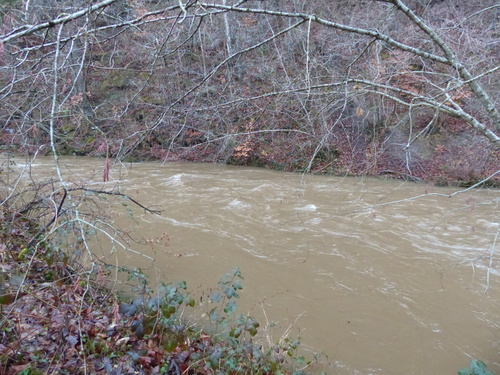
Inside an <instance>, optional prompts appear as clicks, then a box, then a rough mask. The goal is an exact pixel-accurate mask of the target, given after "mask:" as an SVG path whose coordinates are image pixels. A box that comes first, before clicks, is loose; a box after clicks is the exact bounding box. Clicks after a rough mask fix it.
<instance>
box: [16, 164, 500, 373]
mask: <svg viewBox="0 0 500 375" xmlns="http://www.w3.org/2000/svg"><path fill="white" fill-rule="evenodd" d="M22 165H23V160H22V159H17V164H16V168H21V167H22ZM103 165H104V160H102V159H90V158H64V159H62V160H61V172H62V175H63V177H64V179H65V180H67V181H76V182H78V183H82V184H83V183H84V184H86V186H87V187H92V188H96V189H113V188H114V189H119V191H120V192H122V193H126V194H129V195H130V196H131V197H133V198H134V199H137V200H138V201H140V202H141V203H142V204H144V205H146V206H149V207H151V208H154V209H162V210H164V211H163V213H162V215H161V216H156V215H152V214H145V213H144V212H143V210H141V209H139V208H138V207H134V206H133V205H128V206H126V207H125V209H123V207H120V205H117V206H116V207H114V208H113V209H111V211H109V212H110V214H111V215H112V217H113V219H114V220H115V225H116V226H119V227H125V228H127V229H129V230H130V231H131V232H130V235H131V236H132V237H135V238H140V239H143V240H147V241H148V242H149V243H150V245H138V244H134V243H132V242H129V245H130V247H132V248H133V249H135V250H137V251H140V252H141V253H143V254H145V255H148V256H151V257H152V258H154V261H151V260H149V259H147V258H146V257H144V256H142V255H137V254H135V253H133V252H130V251H128V250H124V249H121V248H119V247H115V248H114V250H113V253H112V255H109V251H110V250H111V246H108V247H106V246H107V245H106V242H103V243H101V245H100V246H98V247H97V248H96V249H95V252H96V254H98V255H101V256H104V257H106V259H108V260H110V261H111V262H112V263H115V262H117V263H119V264H121V265H125V266H130V267H134V266H139V267H141V268H143V269H144V270H145V271H146V272H148V273H149V274H150V276H151V279H152V280H153V282H157V281H160V280H164V281H179V280H185V281H187V283H188V286H189V289H190V290H192V291H193V293H194V294H198V295H200V296H201V295H203V294H204V293H205V292H206V291H207V290H208V289H209V288H211V287H215V286H216V284H217V281H218V280H219V279H220V277H221V276H222V275H223V274H224V273H226V272H227V271H229V270H231V269H232V268H234V267H236V266H238V267H240V269H241V271H242V274H243V277H244V281H243V290H242V292H241V298H240V299H239V300H238V306H239V311H240V312H249V314H251V315H253V316H255V317H257V318H258V320H259V321H260V322H261V328H260V333H259V335H260V339H261V340H262V341H263V342H264V345H267V344H266V343H267V342H268V340H270V341H278V340H279V339H280V338H281V337H282V335H289V336H290V337H295V336H298V335H300V337H301V341H302V345H301V347H302V349H301V350H302V351H301V353H303V354H305V355H306V357H308V358H312V356H313V353H321V355H320V359H321V362H322V364H321V365H317V366H315V367H314V368H313V371H315V373H317V374H319V373H320V372H321V371H326V372H327V373H329V374H362V375H368V374H384V375H387V374H456V372H457V370H458V369H460V368H461V367H465V366H467V365H468V363H469V361H470V359H471V358H477V359H481V360H483V361H485V362H486V363H487V364H488V368H489V369H490V370H492V371H493V372H496V373H500V358H499V356H498V353H499V349H500V303H499V301H500V298H499V296H500V283H499V281H500V275H499V272H498V267H500V266H499V264H498V260H499V259H500V258H499V256H500V238H499V231H500V229H499V220H500V210H499V204H500V193H499V191H498V190H477V189H475V190H469V191H462V192H460V189H450V188H439V187H435V186H432V185H428V184H424V183H411V182H403V181H386V180H379V179H368V178H339V177H326V176H303V175H300V174H291V173H283V172H276V171H269V170H263V169H255V168H242V167H230V166H219V165H210V164H181V163H165V164H163V165H161V164H160V163H154V162H152V163H138V164H122V165H119V164H115V165H113V167H112V169H111V174H110V177H111V179H110V181H109V182H106V183H103V182H102V170H103ZM31 173H32V174H33V175H35V176H38V177H40V176H44V177H48V176H54V177H55V176H56V174H55V171H54V168H53V162H52V161H51V159H49V158H42V159H37V160H36V161H35V162H34V163H33V166H32V169H31ZM462 190H464V189H462ZM450 195H452V196H451V197H450ZM129 210H130V212H129ZM130 215H131V216H130ZM167 236H168V240H167ZM106 252H108V254H106ZM201 310H202V307H197V308H195V311H201ZM199 321H200V322H202V321H203V318H201V317H200V318H199Z"/></svg>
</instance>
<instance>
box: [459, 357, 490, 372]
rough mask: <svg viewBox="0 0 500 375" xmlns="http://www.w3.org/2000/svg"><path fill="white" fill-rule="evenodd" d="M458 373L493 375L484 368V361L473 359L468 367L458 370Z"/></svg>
mask: <svg viewBox="0 0 500 375" xmlns="http://www.w3.org/2000/svg"><path fill="white" fill-rule="evenodd" d="M458 375H493V373H492V372H490V371H488V370H487V369H486V364H485V363H484V362H482V361H478V360H477V359H473V360H472V361H470V365H469V367H465V368H463V369H461V370H459V371H458Z"/></svg>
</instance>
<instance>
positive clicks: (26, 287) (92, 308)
mask: <svg viewBox="0 0 500 375" xmlns="http://www.w3.org/2000/svg"><path fill="white" fill-rule="evenodd" d="M11 198H12V196H11ZM20 198H21V195H15V197H14V198H13V199H12V200H5V201H4V202H3V204H2V205H0V218H1V221H0V262H1V266H0V267H1V268H0V282H1V283H0V288H1V289H0V309H1V310H0V311H1V316H0V318H1V321H0V333H1V336H0V374H5V375H14V374H23V375H27V374H30V375H37V374H53V373H58V374H125V373H134V374H172V375H180V374H216V373H217V374H218V373H224V374H236V373H237V374H292V373H293V374H305V373H306V372H305V369H306V368H307V367H308V365H307V364H306V363H305V362H304V359H303V358H302V357H299V356H297V354H296V349H297V346H298V345H299V341H298V340H290V341H287V342H284V343H282V344H277V345H276V346H273V347H271V348H267V349H265V348H263V347H262V346H261V345H258V344H257V343H254V342H253V341H252V337H253V336H254V335H255V334H256V333H257V330H258V327H259V324H258V323H257V322H256V321H255V319H253V318H252V317H249V316H244V315H242V316H233V315H232V311H230V310H231V309H230V306H233V308H234V306H235V303H234V299H232V297H235V296H237V291H238V289H240V288H241V285H240V284H239V282H238V280H239V278H241V275H240V274H239V270H234V271H233V272H232V273H231V274H230V275H229V276H227V275H226V277H225V278H223V279H222V280H221V282H220V283H219V286H220V287H221V288H222V291H223V293H225V296H224V298H223V299H222V301H225V302H226V304H224V305H223V304H222V302H221V305H220V310H219V309H217V314H218V315H217V316H216V313H215V312H214V315H213V318H214V322H215V323H217V324H219V323H220V324H222V323H223V322H224V324H225V325H226V327H228V328H227V329H225V330H224V332H225V334H219V335H215V334H208V333H206V332H204V331H203V330H201V329H200V328H199V327H196V326H192V325H189V326H188V325H186V321H185V319H180V317H179V315H180V312H181V311H182V312H184V309H186V308H189V307H192V306H194V305H195V303H196V302H195V301H194V299H192V298H191V297H190V296H189V293H188V292H187V290H186V285H185V283H179V284H175V285H172V284H164V285H163V286H162V287H161V288H160V289H159V290H158V291H156V292H154V293H153V291H152V290H150V288H149V285H148V284H147V282H146V278H145V276H144V274H142V273H141V272H140V270H137V269H136V270H124V269H121V271H123V272H126V273H127V274H128V276H129V280H131V282H133V281H134V280H135V285H136V288H137V287H139V289H140V291H138V290H137V289H134V290H135V291H132V292H133V293H134V294H135V295H136V297H135V298H133V299H132V300H131V301H124V300H123V299H120V298H119V297H118V295H117V293H116V291H115V290H113V289H112V288H111V285H112V282H111V281H112V276H111V273H110V266H109V265H107V264H103V263H99V262H98V261H96V260H95V259H93V258H92V257H91V255H90V254H89V257H88V259H87V260H85V261H84V260H83V258H84V257H83V256H82V255H78V251H77V250H76V248H75V246H74V245H75V244H74V243H73V244H71V243H59V244H58V245H56V244H55V243H54V242H53V241H51V240H43V238H44V237H46V238H50V236H48V232H51V230H49V228H48V226H47V225H44V224H43V223H44V221H45V218H46V217H50V216H48V215H47V212H44V209H43V203H42V202H43V201H44V198H43V197H40V196H38V197H37V196H35V197H33V198H32V200H30V201H25V202H24V204H23V206H22V207H19V206H18V205H17V204H18V203H19V201H20V200H21V201H22V199H20ZM36 198H39V199H36ZM14 201H15V202H17V203H16V204H15V205H14V204H13V205H11V204H10V203H11V202H14ZM57 220H58V221H59V223H58V225H59V226H61V225H62V223H61V220H64V218H62V217H58V218H57ZM48 222H49V224H50V225H52V224H54V221H52V220H50V219H49V221H48ZM46 235H47V236H46ZM66 235H67V233H66ZM69 237H71V236H69ZM75 240H76V241H77V242H78V241H80V242H81V238H78V236H76V237H75ZM128 295H130V293H128ZM139 297H140V298H139ZM186 313H187V312H186ZM211 319H212V316H211ZM218 319H219V320H218ZM286 358H288V359H289V360H288V361H287V360H286ZM300 368H302V370H300Z"/></svg>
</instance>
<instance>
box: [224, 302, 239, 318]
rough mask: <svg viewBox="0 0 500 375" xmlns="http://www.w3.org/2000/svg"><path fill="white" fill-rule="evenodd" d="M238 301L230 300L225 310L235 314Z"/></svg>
mask: <svg viewBox="0 0 500 375" xmlns="http://www.w3.org/2000/svg"><path fill="white" fill-rule="evenodd" d="M236 308H237V306H236V302H235V301H229V302H228V303H227V304H226V307H225V308H224V312H225V313H226V314H228V315H231V314H233V313H234V312H235V311H236Z"/></svg>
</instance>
